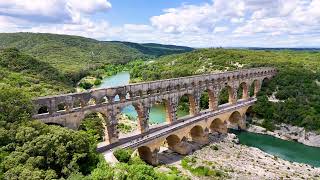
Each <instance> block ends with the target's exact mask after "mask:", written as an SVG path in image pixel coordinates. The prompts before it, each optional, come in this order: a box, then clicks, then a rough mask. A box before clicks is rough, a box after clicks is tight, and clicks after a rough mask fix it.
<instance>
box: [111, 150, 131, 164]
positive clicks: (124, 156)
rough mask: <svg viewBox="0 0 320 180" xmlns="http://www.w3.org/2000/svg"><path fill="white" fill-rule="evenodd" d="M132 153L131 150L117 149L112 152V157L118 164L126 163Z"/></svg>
mask: <svg viewBox="0 0 320 180" xmlns="http://www.w3.org/2000/svg"><path fill="white" fill-rule="evenodd" d="M132 153H133V151H132V150H131V149H117V150H115V151H114V152H113V155H114V156H115V157H116V158H117V160H118V161H119V162H123V163H127V162H129V160H130V157H131V155H132Z"/></svg>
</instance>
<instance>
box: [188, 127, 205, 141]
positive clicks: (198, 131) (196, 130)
mask: <svg viewBox="0 0 320 180" xmlns="http://www.w3.org/2000/svg"><path fill="white" fill-rule="evenodd" d="M203 134H204V129H203V128H202V126H200V125H196V126H194V127H193V128H192V129H191V130H190V136H191V138H192V139H193V138H196V137H201V136H202V135H203Z"/></svg>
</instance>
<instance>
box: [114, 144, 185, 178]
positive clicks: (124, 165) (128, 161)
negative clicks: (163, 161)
mask: <svg viewBox="0 0 320 180" xmlns="http://www.w3.org/2000/svg"><path fill="white" fill-rule="evenodd" d="M132 153H133V151H132V150H131V149H119V150H116V151H115V152H114V155H115V157H116V158H117V159H118V161H119V162H120V163H118V164H116V166H115V167H114V168H113V169H112V170H111V171H110V170H109V172H112V171H113V178H114V179H141V180H142V179H150V180H151V179H152V180H153V179H158V180H160V179H161V180H184V179H186V178H184V177H182V176H180V174H179V173H180V172H179V171H177V169H171V171H170V172H166V173H161V172H159V171H157V170H156V169H155V168H153V167H152V166H150V165H148V164H146V163H145V162H144V161H143V160H141V159H140V158H139V157H138V156H134V155H133V154H132Z"/></svg>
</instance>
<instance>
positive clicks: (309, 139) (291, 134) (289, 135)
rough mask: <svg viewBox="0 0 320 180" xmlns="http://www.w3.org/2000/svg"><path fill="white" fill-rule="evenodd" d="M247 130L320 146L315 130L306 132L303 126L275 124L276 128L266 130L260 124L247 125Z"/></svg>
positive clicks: (319, 139) (319, 138)
mask: <svg viewBox="0 0 320 180" xmlns="http://www.w3.org/2000/svg"><path fill="white" fill-rule="evenodd" d="M247 131H249V132H254V133H259V134H267V135H270V136H274V137H277V138H280V139H283V140H288V141H297V142H299V143H302V144H305V145H308V146H313V147H320V135H319V134H316V133H315V132H308V131H306V130H305V129H304V128H303V127H297V126H291V125H288V124H280V125H277V129H276V130H274V131H273V132H272V131H267V130H266V129H265V128H263V127H261V126H257V125H249V126H248V128H247Z"/></svg>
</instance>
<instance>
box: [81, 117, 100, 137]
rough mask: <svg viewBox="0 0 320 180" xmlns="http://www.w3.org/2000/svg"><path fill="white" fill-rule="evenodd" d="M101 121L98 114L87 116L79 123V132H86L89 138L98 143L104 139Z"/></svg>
mask: <svg viewBox="0 0 320 180" xmlns="http://www.w3.org/2000/svg"><path fill="white" fill-rule="evenodd" d="M102 122H103V119H102V117H99V114H98V113H92V114H89V115H87V116H86V117H85V119H83V120H82V121H81V124H80V126H79V130H83V131H86V132H87V133H88V134H90V135H91V136H94V137H95V138H96V140H97V141H98V142H101V141H102V140H103V137H104V127H103V124H102Z"/></svg>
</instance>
